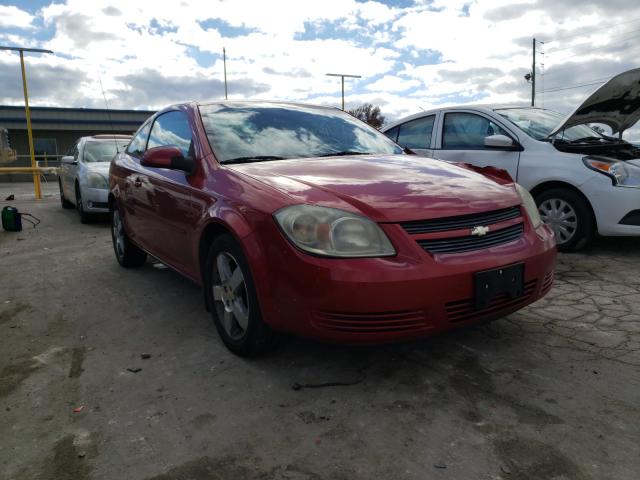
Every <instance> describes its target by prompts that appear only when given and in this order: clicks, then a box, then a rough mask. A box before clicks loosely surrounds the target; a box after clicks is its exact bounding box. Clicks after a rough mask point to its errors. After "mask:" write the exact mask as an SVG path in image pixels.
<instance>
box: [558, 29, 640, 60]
mask: <svg viewBox="0 0 640 480" xmlns="http://www.w3.org/2000/svg"><path fill="white" fill-rule="evenodd" d="M637 37H640V33H638V34H636V35H633V36H631V37H627V38H624V39H622V40H620V41H619V42H618V44H620V43H623V42H626V41H628V40H633V39H634V38H637ZM614 46H615V45H612V44H610V43H608V44H606V45H601V46H599V47H594V48H592V49H590V50H589V51H588V52H581V53H574V54H572V55H569V56H568V57H561V58H560V59H559V60H558V59H556V62H564V61H566V60H568V59H569V58H573V57H577V56H579V55H588V54H589V53H592V52H595V51H598V50H602V49H603V48H611V47H614ZM552 58H553V57H552Z"/></svg>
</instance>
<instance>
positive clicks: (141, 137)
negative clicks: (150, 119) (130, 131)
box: [127, 123, 151, 157]
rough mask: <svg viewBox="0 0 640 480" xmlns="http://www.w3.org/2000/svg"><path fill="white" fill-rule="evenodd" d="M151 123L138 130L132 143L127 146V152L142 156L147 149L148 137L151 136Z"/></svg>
mask: <svg viewBox="0 0 640 480" xmlns="http://www.w3.org/2000/svg"><path fill="white" fill-rule="evenodd" d="M150 128H151V123H146V124H145V125H143V126H142V128H140V130H138V133H137V134H136V135H135V137H133V139H132V140H131V143H130V144H129V146H128V147H127V153H128V154H129V155H134V156H136V157H141V156H142V154H143V153H144V151H145V150H146V149H147V138H148V137H149V129H150Z"/></svg>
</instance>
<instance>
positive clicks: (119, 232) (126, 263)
mask: <svg viewBox="0 0 640 480" xmlns="http://www.w3.org/2000/svg"><path fill="white" fill-rule="evenodd" d="M110 218H111V240H112V242H113V251H114V253H115V254H116V260H118V263H119V264H120V265H122V266H123V267H125V268H139V267H142V266H143V265H144V262H146V260H147V253H146V252H145V251H144V250H141V249H140V248H138V247H136V246H135V245H134V244H133V243H131V240H129V237H128V236H127V233H126V232H125V231H124V223H123V221H122V217H121V216H120V212H119V211H118V209H117V208H116V207H114V209H113V210H112V211H111V214H110Z"/></svg>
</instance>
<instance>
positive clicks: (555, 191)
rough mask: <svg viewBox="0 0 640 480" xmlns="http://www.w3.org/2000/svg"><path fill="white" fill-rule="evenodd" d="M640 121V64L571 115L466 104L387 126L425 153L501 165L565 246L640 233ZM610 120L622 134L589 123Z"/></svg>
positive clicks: (394, 136) (393, 135)
mask: <svg viewBox="0 0 640 480" xmlns="http://www.w3.org/2000/svg"><path fill="white" fill-rule="evenodd" d="M639 118H640V69H634V70H630V71H627V72H624V73H622V74H620V75H618V76H616V77H613V78H612V79H611V80H609V81H608V82H607V83H605V84H604V85H603V86H602V87H600V88H599V89H598V90H596V92H594V93H593V94H592V95H591V96H589V97H588V98H587V100H585V101H584V102H583V103H582V105H580V106H579V107H578V108H577V109H576V110H575V111H574V112H573V113H572V114H570V115H569V116H567V117H563V116H562V115H560V114H558V113H556V112H553V111H550V110H545V109H541V108H533V107H500V106H486V105H485V106H461V107H447V108H441V109H437V110H431V111H427V112H422V113H419V114H417V115H413V116H410V117H407V118H404V119H402V120H400V121H398V122H396V123H394V124H392V125H390V126H388V127H387V128H385V129H384V130H383V131H384V133H385V134H386V135H387V136H389V137H390V138H392V139H393V140H395V141H396V142H397V143H398V144H400V145H401V146H403V147H407V148H409V149H411V150H413V151H414V152H416V153H417V154H419V155H423V156H427V157H433V158H439V159H442V160H447V161H454V162H464V163H470V164H472V165H475V166H479V167H485V166H493V167H498V168H501V169H504V170H506V171H508V172H509V174H510V175H511V177H512V178H513V179H515V180H516V181H517V182H518V183H520V184H521V185H523V186H524V187H526V188H527V189H529V190H530V191H531V193H532V195H533V197H534V198H535V200H536V203H537V205H538V209H539V210H540V215H541V216H542V219H543V220H544V221H545V222H546V223H547V224H548V225H549V226H551V227H552V229H553V230H554V233H555V235H556V240H557V243H558V248H559V249H560V250H561V251H573V250H577V249H579V248H582V247H584V246H585V245H587V244H588V243H589V241H590V240H591V239H592V237H593V235H594V233H596V232H597V233H599V234H600V235H611V236H614V235H616V236H617V235H620V236H640V148H638V147H636V146H634V145H632V144H630V143H628V142H626V141H624V140H622V133H623V132H624V131H625V130H626V129H628V128H630V127H632V126H633V125H634V124H635V123H636V122H637V121H638V119H639ZM591 123H599V124H605V125H608V126H609V127H610V128H611V130H612V135H613V134H618V137H617V138H616V137H613V136H607V135H603V134H600V133H598V132H596V131H595V130H593V129H592V128H590V127H589V126H588V125H587V124H591Z"/></svg>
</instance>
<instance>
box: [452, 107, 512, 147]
mask: <svg viewBox="0 0 640 480" xmlns="http://www.w3.org/2000/svg"><path fill="white" fill-rule="evenodd" d="M490 135H506V136H508V137H509V136H510V135H509V134H508V133H507V132H506V131H505V130H504V129H503V128H501V127H499V126H498V125H497V124H495V123H494V122H492V121H491V120H489V119H488V118H485V117H482V116H480V115H476V114H475V113H447V114H446V115H445V116H444V125H443V129H442V148H445V149H455V148H463V149H484V148H485V146H484V139H485V138H486V137H488V136H490Z"/></svg>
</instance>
